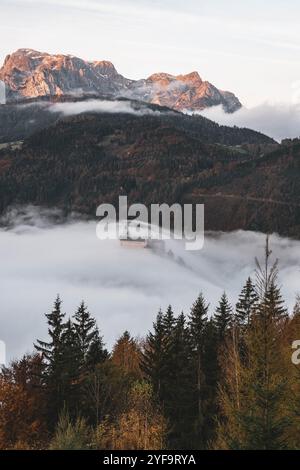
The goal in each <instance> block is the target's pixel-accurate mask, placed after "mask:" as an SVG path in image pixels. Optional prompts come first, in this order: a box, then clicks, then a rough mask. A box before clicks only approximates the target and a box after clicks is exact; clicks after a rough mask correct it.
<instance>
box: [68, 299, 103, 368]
mask: <svg viewBox="0 0 300 470" xmlns="http://www.w3.org/2000/svg"><path fill="white" fill-rule="evenodd" d="M73 319H74V329H75V335H76V341H77V343H78V348H79V355H80V365H81V367H82V368H83V367H84V365H85V364H86V361H87V359H88V354H89V350H90V348H91V345H92V344H93V343H94V341H96V340H97V337H98V335H99V332H98V331H97V327H96V320H95V319H94V318H92V317H91V315H90V312H89V311H88V309H87V307H86V305H85V303H84V302H81V304H80V306H79V307H78V309H77V311H76V312H75V314H74V316H73Z"/></svg>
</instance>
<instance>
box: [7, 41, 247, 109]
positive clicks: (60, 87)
mask: <svg viewBox="0 0 300 470" xmlns="http://www.w3.org/2000/svg"><path fill="white" fill-rule="evenodd" d="M0 80H2V81H3V82H4V83H5V86H6V99H7V101H18V100H22V99H27V98H34V97H39V96H47V95H70V94H71V95H72V94H77V95H78V94H83V95H86V94H90V93H92V94H95V93H99V94H102V95H103V94H107V95H112V96H126V97H130V98H131V99H137V100H142V101H146V102H149V103H154V104H159V105H163V106H167V107H169V108H173V109H176V110H178V111H183V110H190V111H200V110H203V109H205V108H207V107H210V106H216V105H222V106H223V108H224V110H225V111H226V112H234V111H236V110H237V109H239V108H240V107H241V103H240V101H239V100H238V98H237V97H236V96H235V95H234V94H233V93H230V92H228V91H221V90H218V89H217V88H216V87H215V86H214V85H212V84H211V83H209V82H207V81H203V80H202V79H201V78H200V76H199V74H198V73H197V72H192V73H190V74H188V75H178V76H173V75H169V74H166V73H159V74H153V75H151V76H150V77H149V78H147V79H143V80H137V81H134V80H129V79H127V78H125V77H123V76H122V75H120V74H119V73H118V72H117V71H116V69H115V67H114V66H113V64H112V63H111V62H108V61H96V62H87V61H84V60H82V59H79V58H78V57H74V56H70V55H61V54H58V55H50V54H47V53H41V52H37V51H34V50H31V49H19V50H18V51H16V52H14V53H13V54H11V55H8V56H7V57H6V59H5V62H4V65H3V67H2V68H1V69H0Z"/></svg>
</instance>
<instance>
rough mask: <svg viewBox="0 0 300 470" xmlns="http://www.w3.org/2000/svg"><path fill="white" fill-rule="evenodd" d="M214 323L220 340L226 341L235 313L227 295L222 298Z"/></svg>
mask: <svg viewBox="0 0 300 470" xmlns="http://www.w3.org/2000/svg"><path fill="white" fill-rule="evenodd" d="M214 321H215V325H216V329H217V332H218V336H219V340H221V341H222V340H224V338H225V335H226V333H227V331H228V330H229V328H230V326H231V325H232V321H233V311H232V307H231V305H230V303H229V301H228V298H227V295H226V293H225V292H224V294H223V295H222V297H221V300H220V302H219V305H218V307H217V308H216V312H215V316H214Z"/></svg>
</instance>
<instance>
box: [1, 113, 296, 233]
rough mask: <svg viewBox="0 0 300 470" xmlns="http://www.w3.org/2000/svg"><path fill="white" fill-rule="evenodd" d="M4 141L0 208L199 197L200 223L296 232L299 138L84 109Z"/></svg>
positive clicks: (86, 210)
mask: <svg viewBox="0 0 300 470" xmlns="http://www.w3.org/2000/svg"><path fill="white" fill-rule="evenodd" d="M2 147H3V148H2V150H0V211H1V212H2V213H3V212H4V211H5V210H6V209H7V208H8V207H9V206H11V205H16V204H17V205H24V204H28V203H31V204H37V205H46V206H58V207H60V208H62V209H64V210H65V212H66V213H69V212H70V211H76V212H79V213H83V214H89V215H91V216H94V215H95V211H96V207H97V206H98V205H99V204H100V203H102V202H113V203H117V200H118V196H119V195H120V194H127V195H128V198H129V202H142V203H146V204H151V203H155V202H158V203H163V202H167V203H174V202H179V203H183V202H190V201H192V202H205V205H206V229H214V230H233V229H237V228H241V229H250V230H260V231H263V232H273V231H277V232H279V233H280V234H283V235H289V236H294V237H299V236H300V229H299V226H300V222H299V220H300V219H299V217H300V212H299V204H300V200H299V183H298V178H297V175H298V174H299V161H300V146H299V143H298V141H297V140H296V141H295V142H290V143H289V144H285V145H281V146H279V145H278V144H276V143H274V142H273V141H272V140H271V139H269V138H268V137H265V136H262V135H260V134H257V133H255V132H253V131H249V130H247V129H235V128H232V129H230V128H226V127H221V126H218V125H217V124H214V123H212V122H211V121H209V120H206V119H204V118H202V117H196V116H193V117H189V116H183V115H181V114H176V113H173V114H171V115H170V114H168V113H167V114H166V115H164V114H159V115H158V116H157V115H153V114H145V115H139V116H136V115H134V114H122V113H121V114H120V113H119V114H111V113H105V114H98V113H89V114H81V115H78V116H72V117H68V118H65V119H63V120H59V121H57V122H56V123H55V124H53V125H52V126H50V127H48V128H46V129H44V130H41V131H39V132H37V133H35V134H34V135H32V136H31V137H28V138H27V139H26V140H25V141H24V142H23V143H22V142H17V143H16V144H14V145H11V146H7V145H4V146H2ZM272 149H273V151H272ZM274 149H275V150H274Z"/></svg>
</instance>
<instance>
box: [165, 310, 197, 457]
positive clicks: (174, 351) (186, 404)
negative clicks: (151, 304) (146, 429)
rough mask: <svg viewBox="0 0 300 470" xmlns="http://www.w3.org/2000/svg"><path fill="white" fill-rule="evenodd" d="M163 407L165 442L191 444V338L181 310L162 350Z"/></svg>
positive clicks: (173, 445) (182, 447)
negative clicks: (163, 351)
mask: <svg viewBox="0 0 300 470" xmlns="http://www.w3.org/2000/svg"><path fill="white" fill-rule="evenodd" d="M165 364H166V371H167V372H166V375H165V377H164V379H163V394H162V398H163V409H164V412H165V415H166V417H167V419H168V421H169V423H170V431H169V434H168V440H169V445H170V446H171V447H172V448H175V449H186V448H193V447H194V446H195V445H197V444H196V443H195V439H194V426H193V424H194V419H195V414H194V413H195V410H194V406H193V395H194V393H193V389H192V387H191V383H192V375H193V372H192V360H191V338H190V334H189V330H188V328H187V326H186V321H185V316H184V314H183V313H181V314H180V315H179V317H178V318H177V319H176V320H175V325H174V329H173V331H172V333H171V336H170V338H169V340H168V343H167V350H166V353H165Z"/></svg>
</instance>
